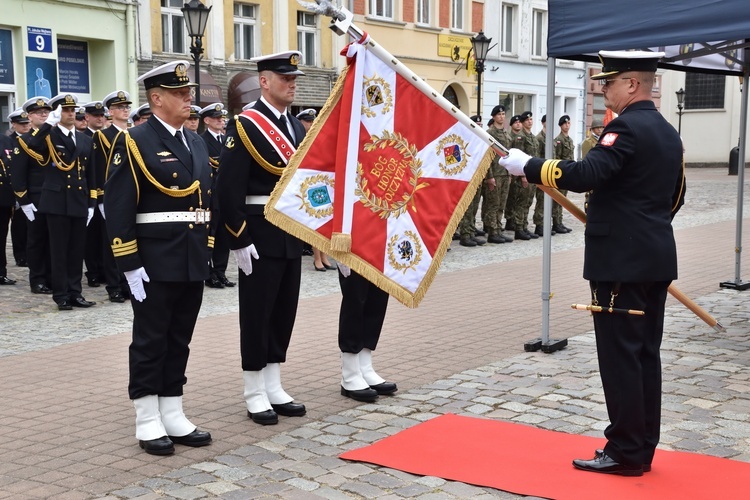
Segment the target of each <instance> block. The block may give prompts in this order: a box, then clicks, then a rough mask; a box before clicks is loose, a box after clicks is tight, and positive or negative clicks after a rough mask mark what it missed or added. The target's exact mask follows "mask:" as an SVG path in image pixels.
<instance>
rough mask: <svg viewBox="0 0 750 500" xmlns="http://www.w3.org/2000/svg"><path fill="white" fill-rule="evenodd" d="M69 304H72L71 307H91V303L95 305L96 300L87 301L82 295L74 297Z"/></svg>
mask: <svg viewBox="0 0 750 500" xmlns="http://www.w3.org/2000/svg"><path fill="white" fill-rule="evenodd" d="M70 305H72V306H73V307H91V306H93V305H96V302H91V301H88V300H86V299H84V298H83V297H76V298H74V299H73V300H71V301H70Z"/></svg>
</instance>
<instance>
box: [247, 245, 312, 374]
mask: <svg viewBox="0 0 750 500" xmlns="http://www.w3.org/2000/svg"><path fill="white" fill-rule="evenodd" d="M301 266H302V257H297V258H295V259H279V258H272V257H266V256H262V257H261V258H260V260H256V261H253V272H252V274H250V276H246V275H245V273H243V272H242V271H240V272H239V298H240V353H241V355H242V370H243V371H257V370H261V369H263V368H264V367H265V366H266V365H267V364H268V363H283V362H284V361H286V351H287V349H288V348H289V341H290V340H291V338H292V329H293V328H294V320H295V318H296V317H297V303H298V302H299V283H300V277H301V275H302V267H301Z"/></svg>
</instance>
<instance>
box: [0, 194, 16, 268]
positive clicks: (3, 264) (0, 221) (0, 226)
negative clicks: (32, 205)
mask: <svg viewBox="0 0 750 500" xmlns="http://www.w3.org/2000/svg"><path fill="white" fill-rule="evenodd" d="M12 216H13V207H0V244H2V246H0V276H7V275H8V257H7V256H6V255H5V246H6V244H7V241H8V229H9V228H10V218H11V217H12Z"/></svg>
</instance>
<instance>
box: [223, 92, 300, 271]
mask: <svg viewBox="0 0 750 500" xmlns="http://www.w3.org/2000/svg"><path fill="white" fill-rule="evenodd" d="M254 109H256V110H258V111H260V112H261V113H263V114H264V115H266V116H267V117H268V118H269V119H270V120H271V121H272V122H274V123H275V124H276V126H277V127H279V128H280V129H281V130H284V127H285V125H282V124H281V123H280V121H279V120H277V119H276V117H275V116H274V114H273V113H272V112H271V110H269V109H268V107H266V105H265V104H264V103H263V102H262V101H258V102H256V103H255V106H254ZM286 116H287V120H289V121H290V123H291V124H292V126H293V127H294V133H295V136H296V142H295V144H294V145H295V147H296V146H298V145H299V144H300V143H301V142H302V139H303V138H304V137H305V128H304V127H303V126H302V123H300V121H299V120H298V119H297V118H295V117H293V116H291V115H289V114H288V113H287V115H286ZM241 131H244V133H241ZM243 135H244V136H245V139H244V140H243ZM247 142H249V144H247ZM248 147H252V148H254V149H255V150H256V151H257V154H258V155H259V156H260V159H261V160H262V161H261V162H259V161H258V159H256V158H255V157H254V156H253V154H251V152H250V149H249V148H248ZM219 165H220V167H219V168H220V174H219V179H218V182H217V186H216V195H217V196H218V197H219V207H220V209H221V216H222V219H223V220H224V225H225V226H226V228H227V230H228V231H229V248H231V249H233V250H234V249H238V248H244V247H247V246H249V245H251V244H253V243H254V244H255V249H256V250H257V251H258V254H259V255H260V256H261V257H262V256H264V255H265V256H268V257H277V258H289V259H291V258H297V257H300V256H301V255H302V242H301V241H300V240H298V239H297V238H295V237H293V236H291V235H289V234H287V233H285V232H284V231H282V230H281V229H279V228H278V227H276V226H274V225H272V224H271V223H270V222H268V221H267V220H266V218H265V216H264V215H263V208H264V206H263V205H258V204H254V205H247V204H246V203H245V197H246V196H247V195H257V196H264V195H265V196H267V195H270V194H271V191H273V188H274V186H276V183H277V182H278V180H279V178H280V176H281V172H282V171H283V169H284V168H286V164H285V163H284V162H282V161H281V158H280V157H279V155H278V153H276V151H275V150H274V149H273V146H271V144H270V143H269V142H268V139H267V138H266V137H265V136H264V135H263V134H262V133H261V132H260V131H259V130H258V128H257V127H256V126H255V125H253V124H252V122H250V120H249V119H247V118H245V117H243V116H238V117H236V118H235V119H234V120H233V121H231V122H230V123H229V124H228V125H227V135H226V139H225V141H224V149H223V150H222V153H221V157H220V159H219Z"/></svg>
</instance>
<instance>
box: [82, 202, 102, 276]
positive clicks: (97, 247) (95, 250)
mask: <svg viewBox="0 0 750 500" xmlns="http://www.w3.org/2000/svg"><path fill="white" fill-rule="evenodd" d="M102 231H104V220H103V219H102V213H101V212H100V211H99V209H98V208H97V207H95V208H94V216H93V217H92V218H91V222H89V225H88V226H86V251H85V254H84V259H83V260H84V262H85V263H86V277H87V278H88V279H90V280H91V279H94V280H97V281H101V280H102V279H103V274H104V272H103V269H102V267H103V256H102V246H101V244H100V242H101V240H102Z"/></svg>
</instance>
